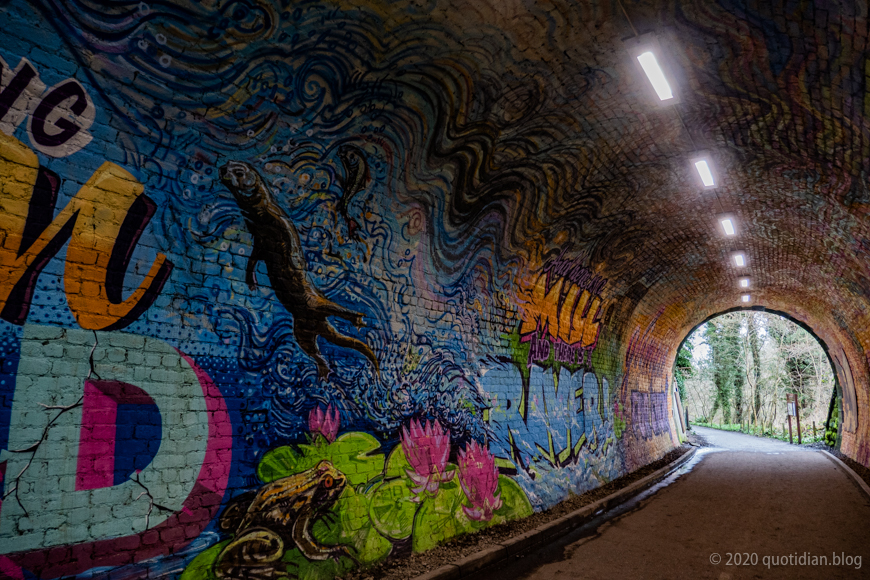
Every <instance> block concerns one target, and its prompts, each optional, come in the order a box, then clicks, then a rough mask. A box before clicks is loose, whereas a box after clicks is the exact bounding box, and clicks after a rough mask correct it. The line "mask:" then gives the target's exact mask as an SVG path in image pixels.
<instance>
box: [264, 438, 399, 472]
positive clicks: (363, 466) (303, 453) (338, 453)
mask: <svg viewBox="0 0 870 580" xmlns="http://www.w3.org/2000/svg"><path fill="white" fill-rule="evenodd" d="M380 447H381V444H380V443H379V442H378V440H377V439H375V438H374V437H373V436H371V435H369V434H368V433H360V432H352V433H345V434H343V435H341V436H340V437H339V438H338V439H336V440H335V441H334V442H332V443H330V444H328V445H299V446H298V450H297V449H294V448H293V447H289V446H285V447H278V448H277V449H273V450H271V451H269V452H268V453H266V455H264V456H263V459H262V460H261V461H260V465H259V466H258V467H257V475H258V476H259V477H260V479H261V480H262V481H264V482H265V483H269V482H271V481H275V480H276V479H280V478H282V477H288V476H290V475H296V474H297V473H302V472H303V471H306V470H308V469H311V468H312V467H314V466H316V465H317V464H318V463H320V462H321V461H323V460H327V461H331V462H332V464H333V465H334V466H335V468H336V469H337V470H339V471H340V472H342V473H343V474H344V475H345V477H347V479H348V481H349V482H350V484H351V485H360V484H362V483H365V482H366V481H368V480H369V479H371V478H373V477H375V476H377V475H378V474H379V473H380V472H381V471H382V470H383V467H384V455H383V454H382V453H374V452H375V451H377V450H378V449H380Z"/></svg>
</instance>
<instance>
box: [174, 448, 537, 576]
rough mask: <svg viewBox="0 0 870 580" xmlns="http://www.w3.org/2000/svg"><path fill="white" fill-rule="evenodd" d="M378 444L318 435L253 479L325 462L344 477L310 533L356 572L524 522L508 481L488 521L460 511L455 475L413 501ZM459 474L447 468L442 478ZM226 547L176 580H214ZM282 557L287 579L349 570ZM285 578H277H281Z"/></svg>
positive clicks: (523, 502)
mask: <svg viewBox="0 0 870 580" xmlns="http://www.w3.org/2000/svg"><path fill="white" fill-rule="evenodd" d="M379 451H380V443H379V442H378V441H377V439H375V438H374V437H372V436H371V435H368V434H366V433H358V432H354V433H345V434H343V435H341V436H340V437H339V438H338V439H336V440H335V441H334V442H333V443H329V442H328V441H327V440H326V439H324V438H323V437H322V436H319V435H318V436H317V437H316V438H315V439H314V441H312V442H311V443H310V444H303V445H299V446H297V447H290V446H285V447H279V448H277V449H273V450H272V451H269V452H268V453H267V454H266V455H265V456H264V457H263V459H262V460H261V461H260V464H259V466H258V468H257V475H258V476H259V477H260V479H261V480H263V482H265V483H268V482H271V481H275V480H277V479H281V478H283V477H289V476H291V475H296V474H298V473H301V472H303V471H306V470H308V469H311V468H312V467H314V466H316V465H317V464H318V463H319V462H321V461H323V460H328V461H331V462H332V464H333V465H334V466H335V468H336V469H338V470H339V471H341V472H342V473H344V474H345V476H346V477H347V478H348V481H349V482H350V485H349V486H347V487H345V489H344V490H343V492H342V494H341V496H340V497H339V499H338V501H336V502H335V504H334V505H333V506H331V507H330V508H329V510H328V511H327V512H326V513H325V514H324V516H323V517H321V518H319V519H317V520H316V521H315V522H314V524H313V525H312V527H311V534H312V536H313V537H314V539H315V541H316V542H317V543H319V544H321V545H324V546H338V545H342V546H347V547H348V548H349V550H350V551H351V553H352V554H353V556H354V558H355V559H356V560H357V561H358V562H359V563H360V564H362V565H371V564H374V563H377V562H379V561H382V560H383V559H384V558H386V557H387V556H388V555H389V554H390V552H391V551H392V549H393V543H394V542H397V541H403V540H407V539H408V538H411V544H412V546H413V549H414V550H415V551H423V550H427V549H429V548H431V547H434V546H436V545H437V544H439V543H441V542H444V541H446V540H449V539H450V538H452V537H454V536H456V535H459V534H464V533H469V532H475V531H479V530H482V529H484V528H487V527H489V526H493V525H496V524H500V523H504V522H506V521H508V520H513V519H518V518H524V517H528V516H530V515H531V514H532V505H531V503H530V502H529V499H528V498H527V497H526V494H525V492H524V491H523V490H522V488H521V487H520V486H519V485H518V484H517V483H516V482H515V481H513V480H512V479H510V478H509V477H505V476H499V485H498V491H497V493H500V494H501V499H502V502H503V503H502V506H501V507H500V508H499V509H498V510H496V511H495V513H494V514H493V517H492V519H491V520H490V521H488V522H478V521H474V520H470V519H469V518H468V516H466V515H465V511H464V510H463V509H462V508H463V506H467V507H470V505H471V504H470V502H469V501H468V498H466V496H465V493H464V492H463V491H462V487H461V486H460V484H459V474H458V472H457V473H456V474H455V475H454V476H453V478H452V481H449V482H446V483H441V485H440V487H439V490H438V492H437V493H436V494H435V496H434V497H428V496H424V497H420V498H417V497H416V496H415V494H414V492H413V491H412V488H413V487H414V484H413V482H412V481H411V479H410V478H409V477H408V471H409V470H411V469H412V468H411V465H410V464H409V463H408V460H407V458H406V457H405V453H404V451H403V449H402V446H401V445H398V446H396V447H395V448H394V449H393V450H392V451H391V452H390V453H389V455H386V456H385V455H384V454H383V453H379ZM457 469H458V468H457V467H456V466H455V465H453V464H448V466H447V471H448V472H450V471H456V470H457ZM228 542H229V540H226V541H224V542H221V543H219V544H216V545H214V546H212V547H211V548H208V549H207V550H205V551H203V552H202V553H201V554H199V555H198V556H197V557H196V558H194V559H193V561H192V562H191V563H190V564H189V565H188V566H187V568H186V569H185V570H184V572H183V573H182V575H181V579H182V580H216V576H215V574H214V565H215V562H216V560H217V558H218V556H219V555H220V552H221V550H222V549H223V547H224V546H225V545H226V544H227V543H228ZM287 548H292V549H288V550H287V552H286V553H285V554H284V556H283V557H282V560H281V562H282V564H285V565H286V574H287V576H292V577H294V578H300V579H304V580H331V579H332V578H334V577H336V576H340V575H343V574H346V573H347V572H348V571H350V570H351V569H352V568H353V567H354V566H355V563H354V561H353V559H351V558H349V557H347V556H340V557H339V558H338V559H334V558H329V559H327V560H322V561H311V560H308V559H307V558H306V557H305V556H304V555H303V554H302V553H301V552H300V551H299V549H297V548H294V547H292V544H291V545H290V546H287ZM281 576H283V574H281V573H280V572H279V577H281Z"/></svg>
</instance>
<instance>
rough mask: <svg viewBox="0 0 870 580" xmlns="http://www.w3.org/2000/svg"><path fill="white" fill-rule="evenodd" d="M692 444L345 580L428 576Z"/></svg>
mask: <svg viewBox="0 0 870 580" xmlns="http://www.w3.org/2000/svg"><path fill="white" fill-rule="evenodd" d="M689 441H690V443H687V444H684V445H682V446H680V447H677V448H676V449H674V450H672V451H670V452H669V453H667V454H666V455H665V456H664V457H662V458H661V459H659V460H658V461H654V462H652V463H650V464H648V465H646V466H644V467H642V468H640V469H638V470H637V471H633V472H631V473H629V474H627V475H623V476H622V477H620V478H618V479H614V480H613V481H610V482H608V483H606V484H604V485H602V486H601V487H598V488H595V489H593V490H591V491H588V492H586V493H584V494H581V495H576V496H572V497H569V498H568V499H566V500H564V501H562V502H560V503H558V504H556V505H555V506H553V507H552V508H550V509H548V510H545V511H542V512H537V513H534V514H532V515H531V516H529V517H527V518H524V519H521V520H514V521H512V522H507V523H505V524H501V525H498V526H493V527H492V528H487V529H486V530H483V531H481V532H478V533H476V534H467V535H464V536H459V537H457V538H454V539H452V540H451V541H449V542H447V543H445V544H442V545H441V546H438V547H437V548H434V549H432V550H429V551H427V552H424V553H422V554H409V553H408V552H403V553H398V554H397V553H395V551H394V554H393V555H391V556H390V558H389V559H387V560H386V561H385V562H383V563H381V564H378V565H377V566H374V567H371V568H364V569H358V570H354V571H352V572H351V573H349V574H347V575H345V576H344V577H343V578H344V580H373V579H375V578H378V579H383V580H407V579H408V578H414V577H416V576H419V575H420V574H425V573H426V572H429V571H431V570H434V569H436V568H440V567H441V566H444V565H445V564H450V563H451V562H455V561H457V560H460V559H462V558H464V557H465V556H468V555H469V554H474V553H475V552H479V551H481V550H485V549H486V548H489V547H491V546H493V545H495V544H498V543H499V542H503V541H505V540H508V539H510V538H512V537H514V536H518V535H520V534H523V533H525V532H528V531H530V530H533V529H535V528H537V527H538V526H541V525H543V524H546V523H549V522H551V521H553V520H555V519H558V518H560V517H562V516H564V515H566V514H569V513H571V512H573V511H576V510H578V509H580V508H582V507H584V506H587V505H589V504H591V503H594V502H596V501H598V500H600V499H602V498H604V497H607V496H608V495H610V494H612V493H614V492H616V491H618V490H620V489H622V488H624V487H628V486H629V485H631V484H632V483H634V482H635V481H638V480H640V479H643V478H644V477H646V476H647V475H649V474H651V473H653V472H655V471H656V470H658V469H661V468H662V467H664V466H666V465H667V464H669V463H671V462H672V461H675V460H676V459H678V458H679V457H681V456H682V455H683V454H684V453H686V452H687V451H689V450H690V449H691V448H692V446H693V445H694V446H695V447H702V446H706V445H707V443H706V441H704V439H703V438H702V437H693V436H692V435H690V436H689Z"/></svg>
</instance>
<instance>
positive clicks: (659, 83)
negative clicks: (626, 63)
mask: <svg viewBox="0 0 870 580" xmlns="http://www.w3.org/2000/svg"><path fill="white" fill-rule="evenodd" d="M637 60H638V62H640V66H641V67H642V68H643V72H645V73H646V76H647V78H648V79H649V82H651V83H652V86H653V88H654V89H655V91H656V94H657V95H658V96H659V99H661V100H662V101H667V100H669V99H673V98H674V93H673V92H672V91H671V85H669V84H668V80H667V79H666V78H665V73H664V72H662V68H661V67H660V66H659V63H658V61H657V60H656V55H654V54H653V53H652V51H646V52H644V53H643V54H641V55H639V56H638V57H637Z"/></svg>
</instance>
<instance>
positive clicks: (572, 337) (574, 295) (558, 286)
mask: <svg viewBox="0 0 870 580" xmlns="http://www.w3.org/2000/svg"><path fill="white" fill-rule="evenodd" d="M565 280H566V279H565V278H560V279H559V281H558V282H556V283H555V284H553V285H552V286H551V285H550V283H549V274H542V275H541V276H540V277H539V278H538V280H537V282H536V283H535V287H534V289H533V291H532V299H531V302H530V303H529V304H527V305H526V306H525V307H524V312H523V321H522V325H521V326H520V334H521V335H524V336H525V335H527V334H529V333H531V332H535V331H538V330H540V331H542V332H546V333H547V334H549V336H550V337H551V338H553V339H556V340H561V341H562V342H564V343H565V344H568V345H576V344H578V343H579V344H580V345H581V346H582V347H585V348H589V347H593V348H594V346H595V344H596V343H597V342H598V333H599V330H600V327H601V298H600V296H598V295H593V294H592V293H591V292H589V290H583V289H581V287H580V286H578V285H576V284H574V283H572V282H570V281H569V282H568V284H565ZM590 313H592V317H591V319H590V317H589V314H590Z"/></svg>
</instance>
